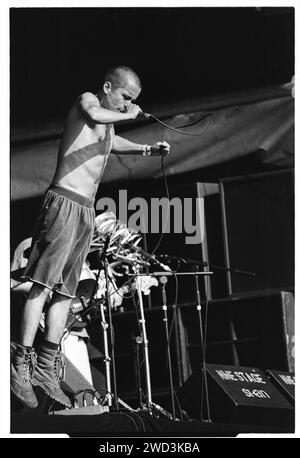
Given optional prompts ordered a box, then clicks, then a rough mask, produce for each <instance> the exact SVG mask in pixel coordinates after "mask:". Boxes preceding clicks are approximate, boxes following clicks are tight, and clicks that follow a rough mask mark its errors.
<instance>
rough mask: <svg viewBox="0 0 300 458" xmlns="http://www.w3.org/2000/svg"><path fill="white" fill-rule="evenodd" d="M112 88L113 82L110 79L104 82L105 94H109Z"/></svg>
mask: <svg viewBox="0 0 300 458" xmlns="http://www.w3.org/2000/svg"><path fill="white" fill-rule="evenodd" d="M110 90H111V82H110V81H105V83H104V84H103V92H104V94H108V93H109V92H110Z"/></svg>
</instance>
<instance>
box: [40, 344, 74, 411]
mask: <svg viewBox="0 0 300 458" xmlns="http://www.w3.org/2000/svg"><path fill="white" fill-rule="evenodd" d="M64 367H65V359H64V355H63V353H61V351H60V350H52V349H50V348H46V347H43V346H42V347H41V348H40V351H39V352H38V358H37V365H36V368H35V371H34V377H33V380H32V384H33V385H34V386H40V387H41V388H42V389H43V390H44V391H45V392H46V393H47V395H48V396H50V398H52V399H54V400H55V401H57V402H59V403H60V404H62V405H64V406H66V407H72V405H71V402H70V399H69V398H68V397H67V396H66V395H65V393H64V392H63V391H62V389H61V387H60V381H61V380H62V379H63V371H64Z"/></svg>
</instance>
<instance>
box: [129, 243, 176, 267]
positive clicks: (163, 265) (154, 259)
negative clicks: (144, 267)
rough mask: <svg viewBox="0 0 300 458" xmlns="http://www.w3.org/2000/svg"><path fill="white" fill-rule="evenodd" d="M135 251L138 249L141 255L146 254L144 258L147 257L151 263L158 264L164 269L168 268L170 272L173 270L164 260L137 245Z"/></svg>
mask: <svg viewBox="0 0 300 458" xmlns="http://www.w3.org/2000/svg"><path fill="white" fill-rule="evenodd" d="M135 251H137V252H138V253H141V255H142V256H144V258H146V259H147V260H148V261H149V262H150V263H151V264H154V265H158V266H159V267H161V268H162V269H163V270H167V271H169V272H170V271H171V269H170V267H169V266H166V265H165V264H163V263H162V262H159V261H158V260H157V259H156V258H155V257H154V256H151V254H149V253H147V252H146V251H144V250H143V249H142V248H140V247H136V248H135Z"/></svg>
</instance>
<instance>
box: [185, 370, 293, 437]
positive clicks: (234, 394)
mask: <svg viewBox="0 0 300 458" xmlns="http://www.w3.org/2000/svg"><path fill="white" fill-rule="evenodd" d="M206 371H207V372H206V373H207V381H208V399H209V407H210V415H211V419H212V420H214V421H220V422H229V423H236V424H237V423H242V424H248V425H256V424H259V425H266V426H267V425H276V426H280V425H284V426H285V427H286V426H288V427H290V429H291V430H292V428H293V423H294V409H293V407H292V406H291V404H290V403H289V402H288V401H287V400H286V398H285V397H284V396H283V395H282V394H281V393H280V391H279V390H278V389H277V388H276V387H275V386H274V384H273V383H272V382H271V381H270V379H269V378H268V377H267V375H266V374H264V373H263V371H261V370H260V369H257V368H253V367H244V366H225V365H221V364H207V365H206ZM201 392H202V376H201V375H200V374H194V375H192V376H191V377H190V378H189V379H188V380H187V381H186V382H185V384H184V385H183V386H182V387H181V388H180V390H179V392H178V397H179V401H180V405H181V407H182V409H184V410H186V411H187V413H188V414H189V415H191V416H192V417H195V418H200V419H201V408H202V405H201ZM203 399H204V397H203ZM203 407H204V406H203ZM206 415H207V412H206V413H205V415H204V416H206Z"/></svg>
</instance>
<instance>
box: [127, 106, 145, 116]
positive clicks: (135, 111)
mask: <svg viewBox="0 0 300 458" xmlns="http://www.w3.org/2000/svg"><path fill="white" fill-rule="evenodd" d="M139 113H142V110H141V108H140V107H139V106H138V105H135V104H134V103H130V104H129V105H128V107H127V112H126V114H127V116H128V119H135V118H136V117H137V116H138V115H139Z"/></svg>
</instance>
